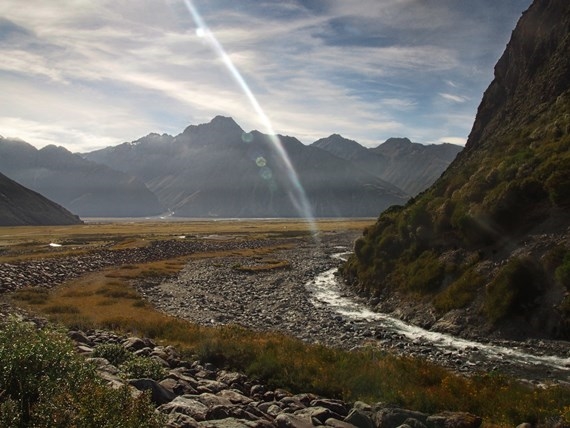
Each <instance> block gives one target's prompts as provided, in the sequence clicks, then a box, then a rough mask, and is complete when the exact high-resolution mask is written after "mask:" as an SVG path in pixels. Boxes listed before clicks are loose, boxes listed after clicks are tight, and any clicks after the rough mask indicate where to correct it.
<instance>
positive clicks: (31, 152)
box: [0, 138, 163, 217]
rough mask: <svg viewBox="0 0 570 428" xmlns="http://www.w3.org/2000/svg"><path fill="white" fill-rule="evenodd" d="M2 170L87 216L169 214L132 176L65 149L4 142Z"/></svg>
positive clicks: (0, 141) (1, 141)
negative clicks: (38, 147)
mask: <svg viewBox="0 0 570 428" xmlns="http://www.w3.org/2000/svg"><path fill="white" fill-rule="evenodd" d="M0 170H2V171H3V172H4V173H5V174H6V175H7V176H9V177H10V178H12V179H14V180H16V181H18V182H19V183H22V184H23V185H25V186H27V187H29V188H30V189H32V190H34V191H36V192H39V193H41V194H42V195H45V196H46V197H48V198H49V199H51V200H53V201H55V202H57V203H58V204H61V205H62V206H64V207H65V208H66V209H68V210H70V211H73V212H75V213H78V215H80V216H83V217H129V216H147V215H157V214H160V213H161V212H163V209H162V207H161V206H160V204H159V203H158V200H157V198H156V196H154V195H153V194H152V193H151V192H150V191H149V189H147V188H146V186H145V185H144V184H143V183H142V182H141V181H140V180H137V179H135V178H134V177H132V176H127V175H126V174H124V173H122V172H119V171H116V170H112V169H110V168H109V167H106V166H104V165H98V164H95V163H93V162H89V161H87V160H85V159H83V158H81V157H80V156H78V155H75V154H73V153H71V152H69V151H68V150H66V149H64V148H63V147H56V146H53V145H51V146H46V147H44V148H42V149H41V150H37V149H36V148H35V147H33V146H32V145H30V144H28V143H26V142H24V141H20V140H11V139H7V138H0Z"/></svg>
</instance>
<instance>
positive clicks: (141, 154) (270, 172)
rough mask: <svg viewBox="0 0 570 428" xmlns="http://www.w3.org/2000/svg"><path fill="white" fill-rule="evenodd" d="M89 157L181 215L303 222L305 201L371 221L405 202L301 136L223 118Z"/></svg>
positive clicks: (329, 212)
mask: <svg viewBox="0 0 570 428" xmlns="http://www.w3.org/2000/svg"><path fill="white" fill-rule="evenodd" d="M275 139H278V140H279V147H276V146H275ZM159 146H160V150H158V147H159ZM281 150H282V151H283V152H284V153H285V154H286V156H287V157H288V159H287V160H285V159H283V158H282V156H281V155H282V152H281ZM83 156H85V157H86V158H87V159H90V160H93V161H96V162H99V163H103V164H106V165H108V166H110V167H112V168H114V169H118V170H122V171H123V172H125V173H128V174H131V175H134V176H137V177H139V178H140V179H141V180H143V181H144V182H145V183H146V184H147V186H148V187H149V188H150V189H151V190H152V191H153V192H155V193H156V194H157V195H158V197H159V199H160V201H161V203H162V204H163V205H164V206H167V207H168V208H169V209H170V210H172V211H174V213H175V215H177V216H189V217H212V216H213V217H218V216H219V217H242V216H243V217H298V216H300V215H305V214H308V213H303V212H300V211H299V205H303V203H301V202H299V201H300V200H302V199H303V198H306V201H308V203H309V205H310V206H311V209H312V211H313V214H314V215H315V216H322V217H339V216H340V217H367V216H371V215H375V214H376V213H377V212H378V211H382V210H383V209H385V208H387V207H388V206H390V205H393V204H401V203H405V201H406V200H407V195H406V194H405V193H404V192H402V191H401V190H400V189H398V188H396V187H395V186H393V185H392V184H390V183H387V182H385V181H383V180H381V179H380V178H378V177H375V176H373V175H371V174H369V173H366V172H365V171H361V170H359V169H358V168H354V166H353V165H352V164H351V163H349V162H347V161H345V160H344V159H340V158H338V157H336V156H333V155H331V154H330V153H328V152H326V151H324V150H321V149H318V148H316V147H310V146H306V145H304V144H303V143H302V142H300V141H299V140H298V139H297V138H295V137H291V136H282V135H278V136H268V135H266V134H263V133H261V132H259V131H255V130H254V131H251V132H244V131H243V129H242V128H241V127H240V126H239V125H237V123H236V122H235V121H234V120H233V119H232V118H228V117H222V116H217V117H215V118H214V119H212V121H211V122H209V123H207V124H201V125H190V126H188V127H186V128H185V129H184V131H183V132H182V133H180V134H178V135H176V136H174V137H173V136H165V135H163V136H160V137H156V136H152V137H151V138H147V137H143V138H141V139H138V140H136V142H135V144H131V143H123V144H121V145H118V146H114V147H108V148H105V149H101V150H97V151H94V152H90V153H86V154H84V155H83ZM289 162H290V163H291V165H292V166H293V167H294V170H295V171H296V176H294V175H293V170H292V169H291V168H290V166H289V164H288V163H289ZM296 180H298V181H299V182H296ZM299 184H300V186H299ZM303 192H304V193H303ZM291 196H293V199H297V200H296V201H295V200H292V199H291ZM305 208H306V207H305Z"/></svg>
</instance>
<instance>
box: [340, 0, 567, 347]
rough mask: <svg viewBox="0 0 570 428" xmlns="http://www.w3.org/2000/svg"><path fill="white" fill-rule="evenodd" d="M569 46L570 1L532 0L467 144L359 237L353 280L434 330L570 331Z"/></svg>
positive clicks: (349, 272) (348, 273)
mask: <svg viewBox="0 0 570 428" xmlns="http://www.w3.org/2000/svg"><path fill="white" fill-rule="evenodd" d="M568 52H570V2H568V1H566V0H536V1H535V2H534V3H533V5H532V6H531V7H530V8H529V10H528V11H526V12H525V13H524V14H523V16H522V17H521V19H520V21H519V23H518V24H517V26H516V29H515V30H514V31H513V34H512V37H511V40H510V41H509V43H508V45H507V47H506V50H505V52H504V54H503V55H502V57H501V58H500V60H499V61H498V63H497V65H496V67H495V78H494V80H493V82H492V83H491V84H490V86H489V88H488V89H487V90H486V91H485V94H484V96H483V99H482V101H481V104H480V106H479V109H478V112H477V116H476V119H475V123H474V125H473V129H472V131H471V134H470V136H469V139H468V142H467V145H466V148H465V150H463V151H462V152H461V153H460V154H459V155H458V156H457V158H456V159H455V160H454V161H453V162H452V164H451V165H450V167H449V168H448V169H447V170H446V171H445V173H444V174H443V175H442V177H441V178H440V179H439V180H437V182H436V183H435V184H434V185H433V186H432V187H430V188H429V189H428V190H427V191H426V192H424V193H422V194H421V195H420V196H418V197H417V198H416V199H415V200H413V201H411V202H410V203H408V204H407V205H406V206H405V207H401V208H395V209H391V210H388V211H387V212H385V213H383V214H382V215H381V216H380V217H379V219H378V221H377V223H376V224H375V225H374V226H372V227H370V228H369V229H367V230H365V231H364V234H363V236H362V237H361V238H359V239H358V240H357V241H356V243H355V256H354V257H352V259H351V260H350V261H349V262H348V263H347V265H346V266H345V267H344V275H345V277H346V278H347V280H348V281H349V282H350V283H352V284H353V286H354V287H356V288H358V289H359V290H360V291H362V292H363V293H365V294H368V295H375V296H377V297H379V298H380V300H379V301H380V308H381V309H383V310H388V311H390V310H396V306H397V304H396V302H397V303H398V304H399V305H400V307H408V308H409V309H408V310H401V311H400V315H401V316H403V317H405V318H409V319H411V320H415V321H416V322H419V323H422V324H425V325H426V326H428V327H432V328H435V329H441V330H449V331H453V332H461V333H463V334H480V333H481V332H482V331H483V332H485V331H492V332H494V333H495V334H500V335H505V336H511V337H527V336H529V335H531V336H532V335H536V336H556V337H565V338H568V337H570V298H569V297H568V291H570V241H569V240H570V238H569V227H570V215H569V211H570V55H568ZM402 302H407V303H406V304H405V305H404V306H402Z"/></svg>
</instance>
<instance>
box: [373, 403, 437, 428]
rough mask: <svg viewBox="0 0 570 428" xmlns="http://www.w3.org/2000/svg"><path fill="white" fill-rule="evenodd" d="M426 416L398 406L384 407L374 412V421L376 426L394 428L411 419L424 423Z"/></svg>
mask: <svg viewBox="0 0 570 428" xmlns="http://www.w3.org/2000/svg"><path fill="white" fill-rule="evenodd" d="M427 416H428V415H426V414H424V413H421V412H414V411H412V410H406V409H401V408H399V407H384V408H382V409H380V410H378V411H377V412H376V415H375V421H376V425H377V426H378V427H381V428H396V427H398V426H400V425H402V424H404V423H407V422H406V421H408V420H411V419H414V420H416V421H419V422H420V423H422V424H425V423H426V419H427ZM412 423H413V422H412Z"/></svg>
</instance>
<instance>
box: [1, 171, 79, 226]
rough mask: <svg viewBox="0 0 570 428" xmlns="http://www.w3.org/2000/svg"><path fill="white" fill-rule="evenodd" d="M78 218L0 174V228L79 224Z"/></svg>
mask: <svg viewBox="0 0 570 428" xmlns="http://www.w3.org/2000/svg"><path fill="white" fill-rule="evenodd" d="M81 223H82V221H81V220H80V219H79V217H78V216H76V215H74V214H72V213H70V212H69V211H67V210H66V209H65V208H63V207H62V206H60V205H58V204H56V203H55V202H52V201H50V200H49V199H47V198H45V197H44V196H42V195H40V194H39V193H37V192H34V191H33V190H30V189H28V188H26V187H24V186H22V185H21V184H19V183H17V182H16V181H14V180H12V179H10V178H8V177H7V176H5V175H4V174H2V173H0V226H60V225H72V224H81Z"/></svg>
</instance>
